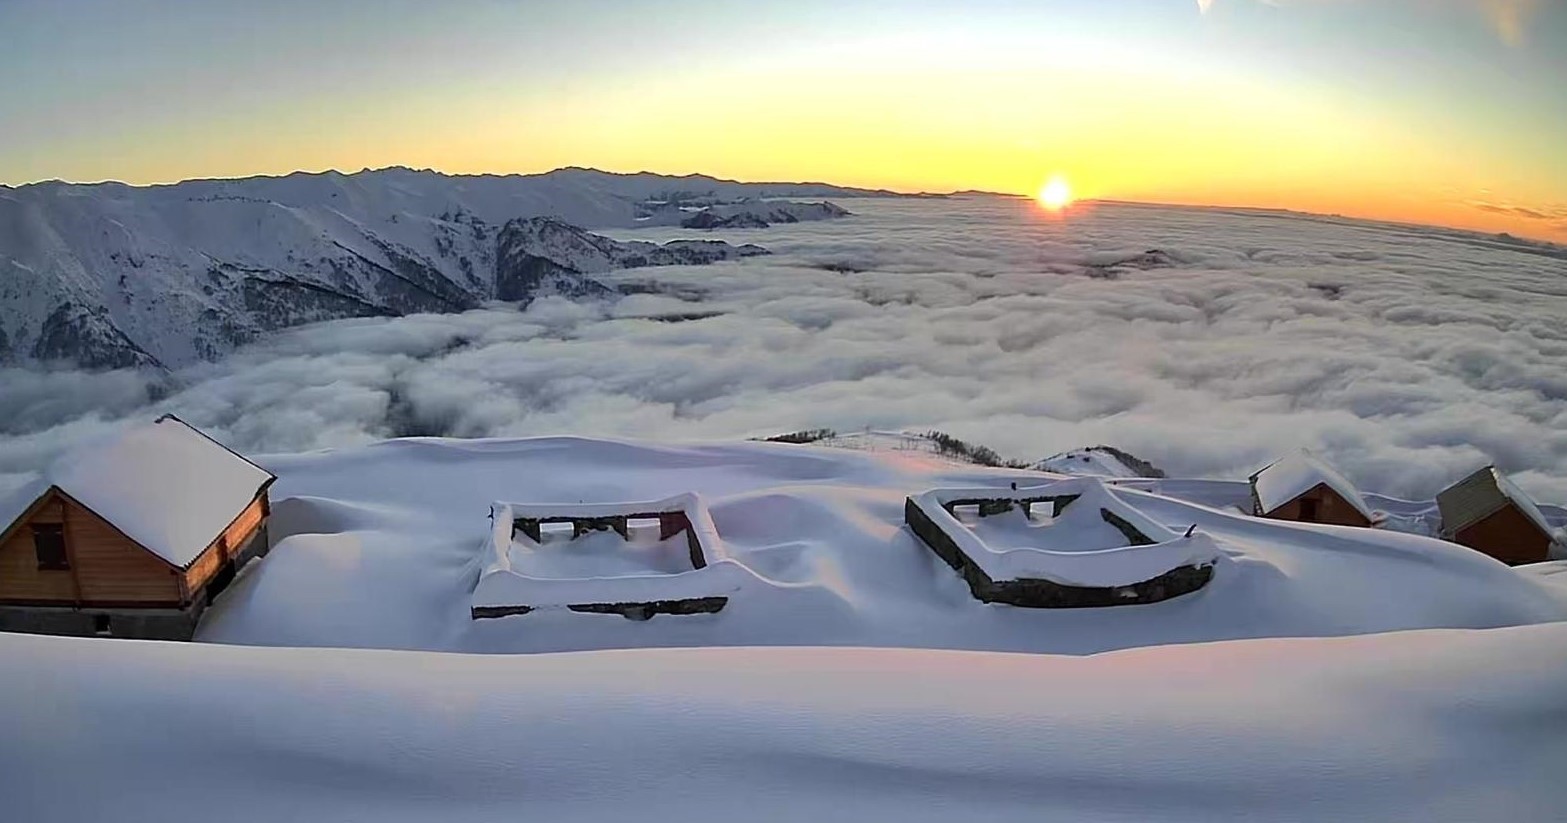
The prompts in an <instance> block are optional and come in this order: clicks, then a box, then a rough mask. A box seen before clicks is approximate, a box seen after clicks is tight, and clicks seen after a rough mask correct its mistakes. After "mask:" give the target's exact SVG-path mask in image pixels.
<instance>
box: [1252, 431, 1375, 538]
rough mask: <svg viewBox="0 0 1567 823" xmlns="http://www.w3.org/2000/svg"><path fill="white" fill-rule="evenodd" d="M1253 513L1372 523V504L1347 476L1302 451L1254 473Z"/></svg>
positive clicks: (1311, 520) (1338, 522)
mask: <svg viewBox="0 0 1567 823" xmlns="http://www.w3.org/2000/svg"><path fill="white" fill-rule="evenodd" d="M1251 501H1252V514H1255V515H1256V516H1258V517H1267V518H1272V519H1274V520H1295V521H1298V522H1301V523H1331V524H1335V525H1339V526H1360V527H1366V526H1370V525H1371V523H1372V521H1373V520H1374V518H1373V516H1372V511H1371V507H1370V506H1368V505H1366V501H1365V499H1364V498H1362V497H1361V496H1360V491H1359V490H1357V489H1356V488H1355V485H1354V484H1353V483H1351V482H1349V480H1348V479H1347V478H1345V477H1344V475H1342V474H1339V473H1338V471H1337V470H1336V469H1334V468H1333V467H1332V466H1329V465H1328V464H1327V463H1326V462H1324V461H1323V460H1322V459H1321V458H1319V457H1317V456H1316V455H1314V454H1312V453H1311V452H1308V451H1304V450H1302V451H1300V452H1299V453H1297V454H1292V455H1290V456H1289V457H1285V458H1284V459H1282V460H1278V461H1276V462H1274V463H1270V464H1268V465H1267V466H1265V467H1264V468H1262V469H1261V470H1260V471H1258V472H1257V473H1256V474H1253V475H1252V476H1251Z"/></svg>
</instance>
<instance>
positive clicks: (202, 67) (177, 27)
mask: <svg viewBox="0 0 1567 823" xmlns="http://www.w3.org/2000/svg"><path fill="white" fill-rule="evenodd" d="M355 5H356V3H354V2H348V3H344V4H327V5H324V6H323V5H320V4H309V3H303V2H300V3H294V2H280V3H278V4H266V5H264V6H262V7H257V6H253V5H249V4H240V3H238V2H237V0H234V2H231V0H214V2H213V3H212V4H210V5H208V4H204V5H203V6H201V7H200V11H192V10H191V8H190V7H188V6H179V5H178V4H168V3H159V2H155V0H148V1H147V2H138V3H135V4H107V5H105V6H103V7H102V8H100V10H99V11H100V12H101V13H100V14H99V15H97V17H96V18H95V21H94V22H93V23H92V24H91V25H89V24H86V23H84V22H83V18H80V16H76V17H72V16H69V15H67V14H65V13H64V12H63V11H62V10H61V9H60V8H59V7H58V6H55V5H54V4H48V3H33V2H25V1H24V2H19V3H16V4H8V5H7V6H5V7H3V8H0V29H6V30H10V31H16V32H18V33H20V34H21V35H23V36H21V37H20V38H19V39H18V42H19V43H21V46H20V48H17V49H11V50H7V51H6V52H5V53H0V73H3V74H4V76H8V77H27V78H29V82H28V83H26V84H8V85H7V86H6V87H5V88H0V119H3V120H4V122H6V124H7V139H6V140H5V141H4V142H3V143H0V181H4V182H7V183H13V184H14V183H24V182H29V181H32V180H38V179H46V178H63V179H73V180H99V179H120V180H125V181H127V182H137V183H142V182H166V181H172V180H178V179H184V178H190V177H204V176H242V175H247V174H257V173H273V174H275V173H286V172H289V171H293V170H297V169H307V170H319V169H323V168H337V169H340V170H344V171H352V170H357V169H359V168H364V167H379V166H386V165H407V166H414V167H429V168H435V169H439V170H443V171H448V172H457V173H463V172H511V171H543V170H547V169H550V168H555V167H559V166H564V165H581V166H593V167H598V168H603V169H608V170H613V171H638V170H652V171H659V172H667V173H687V172H702V173H707V174H714V175H718V176H722V177H732V178H737V179H745V180H766V179H779V180H802V179H810V180H825V181H829V182H835V183H842V184H849V185H866V186H879V187H888V188H895V189H901V190H953V189H970V188H973V189H988V190H996V191H1005V192H1015V193H1029V194H1032V193H1033V192H1035V191H1037V190H1038V188H1039V186H1040V185H1041V184H1042V183H1043V182H1044V180H1046V179H1047V178H1048V177H1049V176H1050V175H1052V174H1060V175H1062V176H1064V177H1066V178H1067V179H1069V180H1070V182H1071V184H1072V187H1073V189H1074V191H1075V193H1076V194H1077V195H1078V196H1079V197H1103V198H1113V199H1122V200H1142V201H1157V202H1181V203H1197V204H1212V205H1238V206H1261V207H1274V208H1289V209H1296V210H1303V211H1314V212H1325V213H1340V214H1346V215H1357V216H1366V217H1373V218H1382V219H1394V220H1402V221H1411V222H1425V223H1438V224H1444V225H1453V226H1462V227H1468V228H1475V229H1481V230H1486V231H1507V232H1511V233H1514V234H1518V235H1523V236H1531V237H1537V238H1547V239H1555V240H1567V148H1563V143H1562V137H1561V136H1562V135H1563V134H1567V90H1564V88H1563V87H1564V86H1567V84H1564V83H1562V82H1561V78H1562V77H1567V62H1564V61H1567V58H1564V57H1563V54H1564V53H1567V48H1562V47H1563V46H1567V33H1564V31H1563V30H1564V25H1563V20H1564V15H1561V14H1557V13H1556V12H1557V11H1558V10H1557V9H1555V8H1554V7H1546V6H1545V5H1542V4H1535V3H1530V2H1527V0H1472V1H1471V0H1432V1H1431V2H1414V1H1413V0H1362V1H1361V2H1356V1H1355V0H1343V2H1326V1H1325V0H1320V1H1317V0H1299V2H1293V3H1282V4H1280V3H1277V2H1276V3H1273V4H1263V3H1259V2H1256V0H1217V1H1216V2H1212V3H1207V4H1201V5H1206V6H1208V7H1209V8H1208V10H1207V12H1206V13H1205V14H1204V13H1199V9H1198V7H1197V6H1198V5H1199V4H1195V3H1189V2H1173V0H1172V2H1153V0H1129V2H1128V3H1127V4H1125V5H1119V4H1118V5H1116V9H1117V10H1118V11H1117V12H1113V13H1112V12H1111V11H1110V10H1108V9H1106V7H1105V5H1104V4H1090V3H1072V2H1066V1H1065V0H1040V2H1039V3H1037V4H1027V5H1026V6H1025V5H1020V4H1017V3H1005V2H977V3H976V4H975V5H974V7H973V8H972V9H965V10H964V12H963V13H961V14H959V13H956V12H954V11H952V10H951V8H950V7H947V6H943V5H942V4H939V3H935V2H919V1H918V0H911V1H910V2H892V3H888V4H885V5H878V6H877V7H876V8H874V9H863V8H852V9H846V8H844V7H842V6H840V5H837V4H830V3H825V2H814V0H800V2H796V3H790V4H773V3H757V4H754V5H748V6H747V8H745V9H741V8H739V7H738V6H736V7H722V8H713V7H711V5H704V4H695V3H684V2H674V1H672V2H668V3H642V4H632V5H631V6H626V5H625V4H614V3H609V2H604V0H584V2H582V3H581V4H580V5H579V4H573V5H572V6H571V7H570V8H566V7H564V6H559V7H557V6H541V5H538V4H527V3H523V4H517V5H516V6H515V7H513V6H508V5H506V4H492V3H467V2H458V3H454V4H451V5H449V6H447V5H443V6H442V7H441V9H440V10H439V11H438V12H437V11H434V10H431V9H429V8H428V7H424V6H420V5H418V4H412V3H410V4H407V5H403V4H401V3H396V2H394V3H392V4H391V6H389V7H379V8H381V12H382V13H380V14H377V15H375V16H371V17H367V16H366V15H365V14H362V13H356V11H355V9H354V8H353V7H354V6H355ZM654 7H657V8H656V9H655V8H654ZM160 8H164V9H166V10H167V14H168V15H169V16H166V17H161V18H160V17H159V16H158V15H157V13H156V12H157V10H158V9H160ZM628 8H629V9H633V10H634V11H636V10H640V11H639V13H628V12H627V9H628ZM655 10H656V11H658V12H659V13H657V14H654V13H653V12H654V11H655ZM358 11H359V12H363V11H364V10H363V9H361V10H358ZM1525 23H1526V24H1527V25H1525ZM45 43H47V44H49V45H48V47H47V48H45V47H44V46H43V45H41V44H45ZM61 54H71V55H73V57H72V60H71V61H61V60H60V57H59V56H60V55H61ZM1557 69H1561V70H1562V72H1561V73H1556V70H1557Z"/></svg>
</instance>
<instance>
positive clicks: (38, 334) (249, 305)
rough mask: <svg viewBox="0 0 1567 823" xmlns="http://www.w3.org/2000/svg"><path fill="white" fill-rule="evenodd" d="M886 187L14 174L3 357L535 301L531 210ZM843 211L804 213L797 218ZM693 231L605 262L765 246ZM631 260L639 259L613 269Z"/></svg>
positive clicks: (97, 363)
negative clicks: (510, 260)
mask: <svg viewBox="0 0 1567 823" xmlns="http://www.w3.org/2000/svg"><path fill="white" fill-rule="evenodd" d="M876 194H877V193H876V192H871V191H869V190H861V189H848V188H842V187H830V186H827V187H822V186H814V185H793V184H790V185H784V186H779V185H776V184H749V183H734V182H727V181H720V180H717V179H716V178H709V177H705V176H691V177H685V178H672V177H660V176H656V175H614V174H609V173H604V172H598V171H593V170H585V169H575V170H573V169H567V170H559V171H557V172H550V173H546V174H542V175H534V176H514V177H453V176H448V175H442V174H439V173H437V172H423V171H415V170H411V169H389V170H382V171H376V172H360V173H356V174H352V175H345V174H342V173H340V172H325V173H303V172H301V173H295V174H292V175H287V176H282V177H253V178H244V179H238V180H198V181H185V182H182V183H177V184H168V185H160V186H143V187H138V186H130V185H127V184H123V183H97V184H71V183H58V182H46V183H38V184H31V185H29V186H24V187H20V188H9V187H8V188H4V189H0V273H3V274H4V276H3V277H0V362H15V361H30V360H65V361H71V362H74V363H75V364H77V365H81V366H85V367H89V368H120V367H127V366H178V365H185V364H189V363H192V362H196V361H199V360H203V359H214V358H217V357H221V356H222V355H224V354H225V353H227V352H228V351H231V350H233V349H234V348H236V347H237V346H239V345H242V344H244V343H246V342H248V341H250V340H253V339H255V338H256V337H257V336H259V335H261V334H264V333H267V332H270V331H273V330H276V329H280V328H285V327H288V326H294V325H299V324H301V323H309V322H316V321H320V320H328V319H336V318H343V317H364V316H391V315H400V314H409V313H415V312H450V311H462V310H465V309H470V308H474V307H476V306H478V305H479V304H480V303H482V302H483V301H485V300H491V299H509V300H515V301H519V302H526V301H527V300H530V299H532V297H533V296H534V294H533V293H531V292H529V291H528V290H527V289H525V288H522V287H521V286H519V285H518V284H519V283H523V282H526V281H528V280H529V278H528V277H523V278H522V279H521V280H518V279H517V278H516V277H510V278H509V279H508V280H507V287H506V288H505V289H504V295H505V296H504V297H503V296H502V291H503V290H501V289H498V288H497V279H496V278H497V276H498V274H499V273H498V270H497V263H498V257H497V250H498V247H497V244H498V243H499V242H500V238H499V235H500V233H501V232H502V231H503V229H504V227H505V226H507V225H508V224H510V223H511V222H512V221H514V220H518V219H529V218H534V217H548V218H551V219H554V220H558V221H560V222H561V223H562V224H564V225H570V226H572V227H573V228H576V227H588V228H604V227H622V228H624V227H632V226H639V225H675V224H677V223H678V222H679V221H680V220H681V219H684V218H685V217H688V216H689V214H690V212H687V211H684V210H683V206H682V204H684V203H687V202H698V203H701V204H703V205H707V206H708V207H712V206H713V205H714V204H722V205H724V206H726V207H734V209H735V210H736V211H735V213H745V212H747V211H748V210H750V211H755V210H758V209H761V208H762V205H763V204H762V202H761V198H774V197H786V196H796V197H823V196H861V195H864V196H872V195H876ZM746 204H751V205H746ZM841 212H842V210H841V209H837V208H836V207H833V208H831V209H829V208H821V207H816V208H804V207H802V208H801V209H800V210H799V214H800V215H802V216H801V218H800V219H825V218H828V217H834V216H841ZM578 230H579V231H580V230H581V229H578ZM579 239H580V238H579ZM603 239H604V240H605V241H607V242H609V243H615V242H616V241H611V240H608V238H603ZM690 242H691V241H681V243H682V245H676V246H672V247H668V248H665V249H664V250H663V251H656V250H655V249H656V248H658V247H653V246H651V245H649V246H648V247H646V248H643V247H636V248H635V249H623V248H620V247H619V246H615V247H613V250H612V251H610V252H608V253H607V257H605V259H606V260H608V259H613V260H617V261H621V262H622V263H624V264H626V265H672V264H684V263H700V262H716V261H718V260H724V259H735V258H738V257H744V256H749V255H750V254H753V253H757V252H747V251H739V250H736V251H722V252H720V251H717V250H716V249H717V247H703V246H695V245H690ZM579 245H581V244H579ZM591 245H592V243H591V242H590V243H587V244H586V246H591ZM583 247H585V246H583ZM606 248H610V247H606ZM730 248H731V249H733V247H730ZM601 251H602V249H601ZM533 256H535V257H537V256H539V255H533ZM545 257H547V255H545ZM555 262H556V263H559V264H560V269H561V271H555V272H553V273H550V274H549V275H548V276H547V277H544V276H543V273H542V272H540V275H541V277H542V279H540V278H533V279H535V280H537V281H538V284H539V285H540V287H541V288H542V289H543V291H544V293H552V294H562V295H566V296H572V295H576V296H590V295H593V294H599V293H601V289H598V288H594V285H597V284H589V283H588V282H587V281H586V279H585V278H584V275H586V274H588V273H589V272H588V270H587V269H583V268H581V266H580V265H578V263H581V262H582V261H580V260H576V261H572V260H567V261H560V260H557V261H555ZM588 265H589V268H594V267H597V270H599V271H604V270H608V269H606V268H603V265H602V263H601V262H595V263H591V264H588ZM618 267H625V266H623V265H620V264H619V263H617V264H616V265H613V266H611V268H618ZM513 273H514V274H515V271H514V272H513ZM546 281H547V282H546ZM604 291H607V290H604Z"/></svg>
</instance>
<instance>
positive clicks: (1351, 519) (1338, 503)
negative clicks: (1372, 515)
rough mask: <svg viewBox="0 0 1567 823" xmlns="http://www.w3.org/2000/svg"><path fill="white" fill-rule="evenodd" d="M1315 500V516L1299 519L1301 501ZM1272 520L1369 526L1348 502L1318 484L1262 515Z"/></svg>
mask: <svg viewBox="0 0 1567 823" xmlns="http://www.w3.org/2000/svg"><path fill="white" fill-rule="evenodd" d="M1302 500H1315V501H1316V502H1317V516H1316V517H1315V518H1313V519H1311V520H1303V519H1302V518H1301V501H1302ZM1263 516H1264V517H1267V518H1270V519H1273V520H1295V521H1298V522H1302V523H1329V524H1333V525H1338V526H1360V527H1362V528H1364V527H1366V526H1370V525H1371V521H1370V520H1367V519H1366V516H1365V515H1363V514H1361V513H1360V512H1359V510H1357V509H1356V508H1355V507H1354V506H1353V505H1351V504H1350V502H1349V501H1348V500H1345V499H1344V498H1343V496H1341V495H1340V494H1339V493H1338V492H1336V491H1333V489H1331V488H1329V487H1328V486H1327V485H1325V484H1318V485H1316V486H1313V487H1312V488H1311V489H1309V490H1307V491H1306V492H1305V493H1304V494H1302V495H1300V496H1299V497H1297V498H1295V499H1294V500H1291V501H1290V502H1288V503H1285V504H1284V505H1282V506H1280V507H1278V508H1277V509H1274V510H1273V511H1271V512H1268V513H1267V514H1265V515H1263Z"/></svg>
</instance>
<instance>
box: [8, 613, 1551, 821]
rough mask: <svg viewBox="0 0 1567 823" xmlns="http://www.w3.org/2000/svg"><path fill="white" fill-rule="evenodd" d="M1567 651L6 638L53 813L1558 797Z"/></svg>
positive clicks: (1095, 816)
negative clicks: (1089, 653)
mask: <svg viewBox="0 0 1567 823" xmlns="http://www.w3.org/2000/svg"><path fill="white" fill-rule="evenodd" d="M610 619H612V620H617V621H618V620H619V618H610ZM662 619H663V618H659V619H656V620H654V621H653V623H652V624H648V625H656V624H657V623H658V621H659V620H662ZM620 622H624V621H620ZM1563 648H1567V625H1562V624H1555V625H1547V626H1529V627H1522V628H1512V629H1496V630H1490V631H1426V632H1413V633H1401V634H1391V635H1378V636H1373V637H1357V638H1343V639H1291V640H1277V639H1276V640H1263V641H1252V642H1240V643H1217V644H1207V645H1198V646H1185V647H1163V648H1151V649H1135V650H1129V651H1124V652H1117V653H1112V654H1105V655H1098V656H1093V657H1083V658H1073V657H1056V656H1047V655H1001V654H977V653H971V652H936V651H908V650H876V649H681V650H637V651H618V652H595V653H589V654H569V655H545V656H532V657H499V656H463V655H439V654H427V653H409V652H375V651H352V650H336V649H333V650H327V649H322V650H305V649H255V648H238V647H214V646H201V645H181V644H168V643H152V642H145V643H137V642H125V641H107V640H94V639H65V638H46V637H29V636H23V635H5V636H0V657H3V658H4V659H5V660H6V662H7V676H5V677H3V678H0V793H3V794H4V796H5V798H6V812H7V819H14V820H18V821H28V823H54V822H55V821H60V822H61V823H65V822H66V821H69V823H80V821H94V820H166V821H185V820H190V821H197V820H212V819H215V818H217V819H222V820H226V821H258V822H260V821H265V822H266V823H273V822H274V821H282V820H311V821H326V820H366V821H372V820H373V821H377V823H398V821H427V820H442V821H449V823H460V822H461V821H486V822H488V821H495V820H548V821H557V822H558V823H568V822H569V821H578V820H580V821H595V822H597V821H605V820H621V819H639V820H681V821H690V822H691V823H697V822H698V821H734V820H779V821H785V820H787V821H794V820H820V821H834V820H845V821H847V820H856V821H870V820H899V821H953V820H986V821H992V820H995V821H1001V820H1019V821H1023V820H1027V821H1038V820H1072V821H1090V822H1091V821H1133V820H1167V821H1194V823H1195V821H1203V822H1204V823H1206V822H1207V821H1215V820H1268V821H1308V820H1324V821H1327V820H1333V821H1337V820H1420V821H1432V822H1433V823H1435V822H1436V821H1464V822H1465V823H1467V821H1475V820H1521V821H1545V820H1557V819H1560V812H1561V810H1562V809H1563V808H1567V783H1564V782H1563V781H1562V780H1561V775H1560V770H1561V764H1562V763H1564V762H1567V735H1563V734H1562V718H1563V716H1564V713H1567V665H1563V662H1562V656H1561V650H1562V649H1563ZM174 799H177V801H175V800H174Z"/></svg>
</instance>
